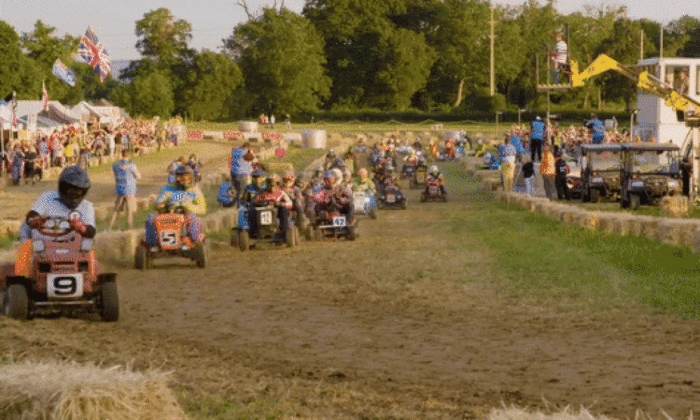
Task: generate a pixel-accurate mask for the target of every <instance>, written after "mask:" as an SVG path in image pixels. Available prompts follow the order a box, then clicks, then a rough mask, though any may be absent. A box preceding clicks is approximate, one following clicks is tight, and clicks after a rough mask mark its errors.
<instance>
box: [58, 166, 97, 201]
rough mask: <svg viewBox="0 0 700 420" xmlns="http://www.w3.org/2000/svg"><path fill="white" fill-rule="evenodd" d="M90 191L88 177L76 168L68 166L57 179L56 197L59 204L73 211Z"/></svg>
mask: <svg viewBox="0 0 700 420" xmlns="http://www.w3.org/2000/svg"><path fill="white" fill-rule="evenodd" d="M89 189H90V177H88V174H87V172H85V171H84V170H82V169H81V168H80V167H78V166H68V167H66V168H65V169H64V170H63V171H62V172H61V176H60V177H59V178H58V196H59V200H60V201H61V203H63V204H64V205H65V206H66V207H68V208H69V209H71V210H73V209H75V208H76V207H78V206H79V205H80V203H81V202H82V201H83V199H84V198H85V195H86V194H87V192H88V190H89Z"/></svg>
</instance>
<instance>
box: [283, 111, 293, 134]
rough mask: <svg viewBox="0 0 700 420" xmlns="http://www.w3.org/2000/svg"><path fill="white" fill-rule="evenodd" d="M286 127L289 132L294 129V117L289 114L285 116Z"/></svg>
mask: <svg viewBox="0 0 700 420" xmlns="http://www.w3.org/2000/svg"><path fill="white" fill-rule="evenodd" d="M284 125H285V127H286V128H287V130H291V129H292V117H291V116H290V115H289V114H286V115H285V116H284Z"/></svg>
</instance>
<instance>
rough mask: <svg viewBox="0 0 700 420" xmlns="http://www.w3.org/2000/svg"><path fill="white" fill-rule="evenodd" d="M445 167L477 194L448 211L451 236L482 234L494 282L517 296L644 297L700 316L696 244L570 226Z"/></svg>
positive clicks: (562, 303)
mask: <svg viewBox="0 0 700 420" xmlns="http://www.w3.org/2000/svg"><path fill="white" fill-rule="evenodd" d="M444 172H445V173H446V175H447V176H448V177H449V179H450V180H452V184H453V185H452V186H451V188H454V189H455V190H456V192H457V193H458V194H460V193H461V194H466V195H467V197H470V198H469V199H468V200H467V202H466V203H465V205H464V206H463V207H462V208H460V209H458V210H457V211H456V212H455V213H453V214H451V215H449V219H448V220H449V221H448V224H449V226H450V233H451V234H450V236H449V238H450V240H451V241H455V243H456V245H458V244H459V240H460V237H463V236H465V235H477V236H478V238H479V240H480V243H481V244H483V245H484V246H485V247H487V248H488V251H489V255H491V256H492V258H493V259H494V261H493V264H495V266H496V267H497V268H498V269H499V271H500V272H501V273H502V274H503V276H504V277H503V278H501V279H492V281H491V283H493V284H494V285H495V286H496V287H498V288H500V289H501V290H503V291H504V292H505V293H507V294H508V295H509V296H511V297H513V298H514V299H516V300H523V301H527V302H535V303H537V304H538V305H545V306H550V307H552V308H557V310H560V311H572V310H581V309H585V310H588V311H590V310H607V309H614V308H616V307H618V306H621V305H622V306H625V305H628V304H633V305H634V304H641V305H646V306H650V307H652V308H654V309H655V310H656V311H658V312H659V313H664V314H672V315H676V316H679V317H682V318H692V319H698V318H700V287H698V286H699V283H700V275H699V274H700V264H699V263H700V257H699V256H698V255H696V254H693V253H692V252H691V250H690V249H688V248H684V247H674V246H668V245H664V244H661V243H659V242H656V241H652V240H650V239H647V238H636V237H627V236H619V235H615V234H605V233H600V232H591V231H589V230H586V229H584V228H582V227H577V226H569V225H565V224H563V223H560V222H558V221H554V220H551V219H549V218H547V217H545V216H542V215H538V214H535V213H532V212H530V211H527V210H524V209H521V208H520V207H515V206H512V205H508V204H505V203H501V202H496V201H494V200H493V199H492V198H491V197H490V194H488V193H484V192H482V191H481V186H480V183H479V182H478V181H477V180H474V179H470V178H467V177H466V174H465V172H464V169H463V168H461V167H459V166H457V165H456V164H449V165H445V166H444ZM453 195H454V194H453Z"/></svg>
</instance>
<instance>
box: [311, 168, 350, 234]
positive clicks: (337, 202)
mask: <svg viewBox="0 0 700 420" xmlns="http://www.w3.org/2000/svg"><path fill="white" fill-rule="evenodd" d="M342 176H343V175H342V173H341V171H340V169H337V168H336V169H330V170H327V171H326V173H325V175H324V188H323V189H324V190H325V192H326V193H327V197H328V199H327V200H326V201H322V202H316V206H315V210H316V214H317V215H318V214H319V212H321V211H333V210H337V211H339V212H340V213H341V214H342V215H343V216H345V219H346V221H347V224H348V225H351V224H352V222H353V218H354V215H355V209H354V207H353V202H352V191H351V190H350V188H349V187H348V186H347V185H344V184H343V183H342V181H341V180H342Z"/></svg>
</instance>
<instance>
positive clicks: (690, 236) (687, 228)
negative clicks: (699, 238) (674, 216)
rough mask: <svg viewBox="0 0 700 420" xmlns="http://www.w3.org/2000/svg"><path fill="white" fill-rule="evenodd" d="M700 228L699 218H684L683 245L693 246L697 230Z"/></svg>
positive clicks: (682, 229)
mask: <svg viewBox="0 0 700 420" xmlns="http://www.w3.org/2000/svg"><path fill="white" fill-rule="evenodd" d="M698 230H700V221H698V220H683V227H682V228H681V245H682V246H687V247H688V248H692V247H693V244H694V240H695V232H697V231H698Z"/></svg>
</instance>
